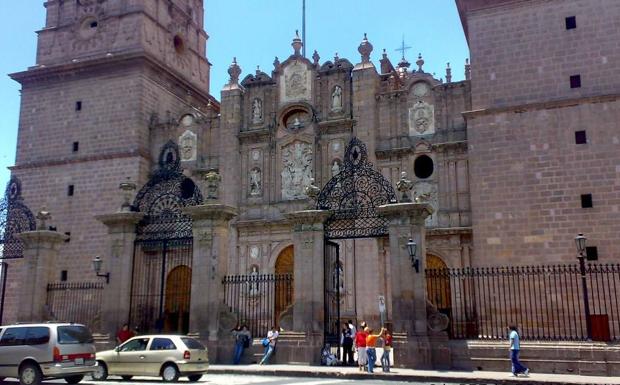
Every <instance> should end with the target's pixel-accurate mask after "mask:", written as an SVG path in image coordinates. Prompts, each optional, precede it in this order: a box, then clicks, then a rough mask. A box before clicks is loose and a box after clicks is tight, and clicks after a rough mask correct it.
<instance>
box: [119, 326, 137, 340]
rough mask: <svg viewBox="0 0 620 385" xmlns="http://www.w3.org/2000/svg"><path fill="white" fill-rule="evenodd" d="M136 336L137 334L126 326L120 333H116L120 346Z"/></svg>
mask: <svg viewBox="0 0 620 385" xmlns="http://www.w3.org/2000/svg"><path fill="white" fill-rule="evenodd" d="M134 335H135V334H133V332H132V331H131V330H130V329H129V325H128V324H124V325H123V327H122V328H121V330H119V331H118V333H116V343H117V344H119V345H120V344H122V343H123V342H125V341H127V340H128V339H130V338H131V337H133V336H134Z"/></svg>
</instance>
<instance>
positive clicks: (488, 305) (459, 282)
mask: <svg viewBox="0 0 620 385" xmlns="http://www.w3.org/2000/svg"><path fill="white" fill-rule="evenodd" d="M583 273H584V274H585V278H586V279H585V282H586V284H585V287H584V285H583V284H582V272H581V270H580V268H579V265H572V264H571V265H553V266H519V267H481V268H462V269H437V270H433V269H430V270H426V277H427V294H428V299H429V300H430V301H431V302H432V303H433V304H435V305H436V306H437V308H438V310H439V311H440V312H443V313H445V314H446V315H447V316H448V317H449V318H450V325H449V330H448V332H449V335H450V337H451V338H455V339H465V338H468V339H471V338H478V339H503V338H506V336H507V332H506V327H507V326H509V325H515V326H517V327H518V328H519V331H520V333H521V335H522V337H523V338H526V339H532V340H587V339H592V340H596V341H611V340H620V324H619V323H620V306H619V305H620V300H618V294H620V264H588V265H587V267H585V270H584V271H583ZM585 290H587V292H588V294H589V295H588V296H587V297H584V291H585ZM584 298H588V304H589V314H588V315H587V311H586V310H585V306H584ZM588 323H590V325H591V332H590V334H591V335H588Z"/></svg>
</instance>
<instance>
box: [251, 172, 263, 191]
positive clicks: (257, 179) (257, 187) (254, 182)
mask: <svg viewBox="0 0 620 385" xmlns="http://www.w3.org/2000/svg"><path fill="white" fill-rule="evenodd" d="M261 188H262V182H261V171H260V168H258V167H256V168H253V169H252V171H250V195H252V196H257V195H260V194H261Z"/></svg>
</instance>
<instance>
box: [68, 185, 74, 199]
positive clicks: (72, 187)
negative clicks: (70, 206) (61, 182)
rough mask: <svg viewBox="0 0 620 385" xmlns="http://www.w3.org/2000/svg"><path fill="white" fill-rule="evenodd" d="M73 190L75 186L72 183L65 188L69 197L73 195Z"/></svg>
mask: <svg viewBox="0 0 620 385" xmlns="http://www.w3.org/2000/svg"><path fill="white" fill-rule="evenodd" d="M74 192H75V187H74V186H73V185H72V184H70V185H69V187H68V188H67V195H69V196H70V197H71V196H73V193H74Z"/></svg>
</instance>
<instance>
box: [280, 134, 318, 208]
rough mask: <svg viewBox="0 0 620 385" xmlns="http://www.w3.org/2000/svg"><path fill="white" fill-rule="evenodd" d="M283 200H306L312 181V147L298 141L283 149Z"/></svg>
mask: <svg viewBox="0 0 620 385" xmlns="http://www.w3.org/2000/svg"><path fill="white" fill-rule="evenodd" d="M281 176H282V199H284V200H292V199H305V198H306V194H305V188H306V186H308V185H309V184H310V183H311V179H312V146H311V145H310V144H308V143H304V142H300V141H296V142H293V143H291V144H289V145H288V146H286V147H284V148H283V149H282V172H281Z"/></svg>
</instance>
